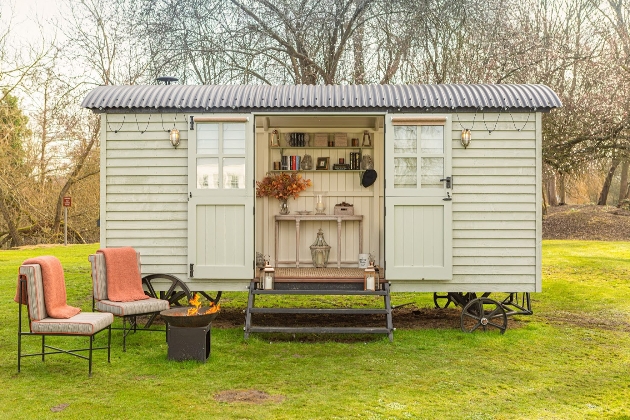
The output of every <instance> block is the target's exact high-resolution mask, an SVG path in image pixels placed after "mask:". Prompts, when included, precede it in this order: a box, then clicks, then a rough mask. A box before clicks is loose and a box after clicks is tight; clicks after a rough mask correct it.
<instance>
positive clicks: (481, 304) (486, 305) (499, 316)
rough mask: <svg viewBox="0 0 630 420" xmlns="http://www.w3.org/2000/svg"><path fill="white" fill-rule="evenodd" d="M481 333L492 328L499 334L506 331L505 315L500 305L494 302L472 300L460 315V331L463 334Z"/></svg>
mask: <svg viewBox="0 0 630 420" xmlns="http://www.w3.org/2000/svg"><path fill="white" fill-rule="evenodd" d="M480 326H481V327H482V329H483V331H488V330H491V329H493V328H496V329H497V330H499V332H500V333H501V334H503V333H505V330H506V329H507V314H506V312H505V308H504V307H503V305H502V304H500V303H499V302H497V301H496V300H493V299H490V298H487V297H481V298H478V299H473V300H471V301H470V302H468V304H467V305H466V306H465V307H464V309H463V310H462V315H461V329H462V331H464V332H473V331H477V330H478V329H479V327H480Z"/></svg>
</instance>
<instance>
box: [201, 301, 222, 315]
mask: <svg viewBox="0 0 630 420" xmlns="http://www.w3.org/2000/svg"><path fill="white" fill-rule="evenodd" d="M220 310H221V305H215V304H214V302H210V306H209V307H208V309H206V311H205V312H204V313H203V314H204V315H207V314H213V313H215V312H219V311H220Z"/></svg>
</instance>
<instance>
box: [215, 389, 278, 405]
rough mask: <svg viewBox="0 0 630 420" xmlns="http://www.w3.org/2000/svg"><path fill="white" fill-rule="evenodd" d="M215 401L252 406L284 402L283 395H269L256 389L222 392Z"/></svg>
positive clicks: (216, 396) (216, 395)
mask: <svg viewBox="0 0 630 420" xmlns="http://www.w3.org/2000/svg"><path fill="white" fill-rule="evenodd" d="M214 399H215V400H216V401H218V402H226V403H234V402H240V403H250V404H264V403H267V402H272V403H281V402H282V401H284V397H283V396H282V395H269V394H267V393H266V392H264V391H258V390H256V389H238V390H237V389H231V390H228V391H221V392H219V393H218V394H215V395H214Z"/></svg>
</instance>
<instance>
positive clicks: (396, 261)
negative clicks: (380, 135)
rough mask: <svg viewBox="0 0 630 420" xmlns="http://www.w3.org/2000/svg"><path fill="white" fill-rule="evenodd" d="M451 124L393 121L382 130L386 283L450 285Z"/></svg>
mask: <svg viewBox="0 0 630 420" xmlns="http://www.w3.org/2000/svg"><path fill="white" fill-rule="evenodd" d="M451 180H452V178H451V121H450V117H445V116H437V115H431V116H419V115H414V116H405V117H403V116H391V117H389V116H388V117H387V118H386V127H385V270H386V278H387V279H388V280H421V279H427V280H451V279H452V276H453V269H452V259H453V257H452V241H453V240H452V201H451V187H452V182H451Z"/></svg>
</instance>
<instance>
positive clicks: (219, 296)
mask: <svg viewBox="0 0 630 420" xmlns="http://www.w3.org/2000/svg"><path fill="white" fill-rule="evenodd" d="M198 293H199V294H201V296H203V297H205V298H206V299H208V302H212V303H214V304H215V305H217V304H218V303H219V301H220V300H221V294H223V292H222V291H220V290H219V291H218V292H217V296H216V297H215V298H213V297H212V296H210V295H209V294H208V293H207V292H198Z"/></svg>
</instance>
